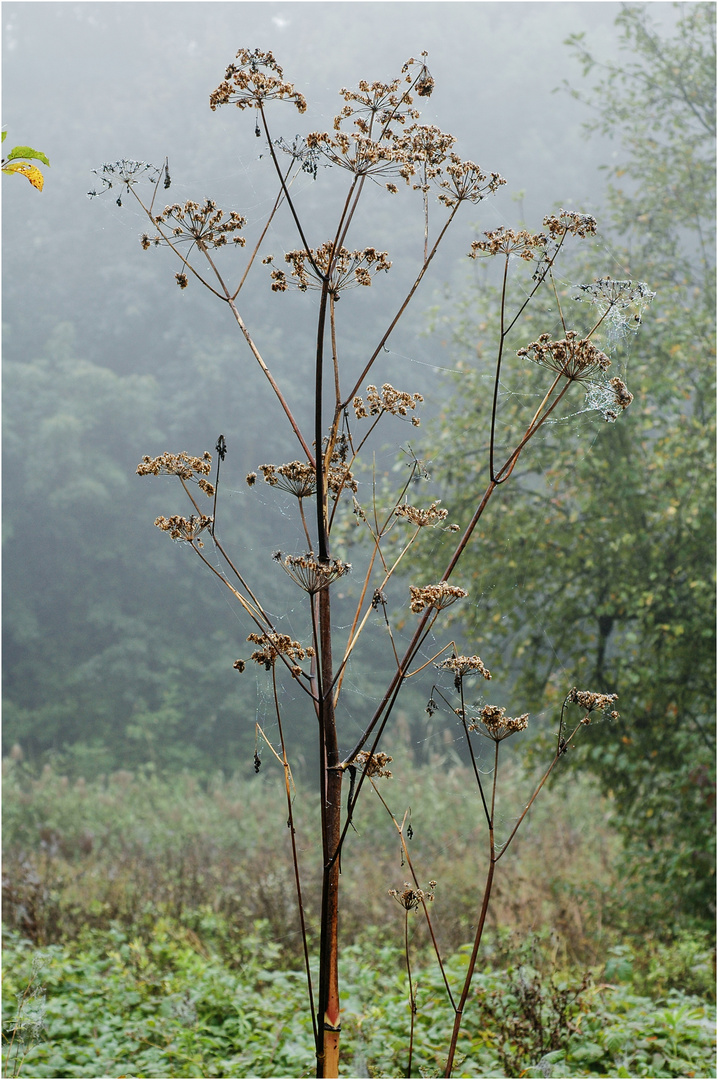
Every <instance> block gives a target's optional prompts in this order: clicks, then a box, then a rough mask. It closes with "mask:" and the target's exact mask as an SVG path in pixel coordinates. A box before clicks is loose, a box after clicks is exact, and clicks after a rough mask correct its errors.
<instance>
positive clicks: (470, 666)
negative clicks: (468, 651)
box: [434, 656, 491, 682]
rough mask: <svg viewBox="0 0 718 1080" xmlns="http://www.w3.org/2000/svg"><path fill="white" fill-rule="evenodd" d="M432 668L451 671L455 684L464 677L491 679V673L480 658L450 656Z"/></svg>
mask: <svg viewBox="0 0 718 1080" xmlns="http://www.w3.org/2000/svg"><path fill="white" fill-rule="evenodd" d="M434 666H435V667H436V669H437V670H438V671H453V673H454V675H455V676H456V681H457V682H458V681H459V680H460V679H463V678H464V676H466V675H482V676H483V678H484V679H490V678H491V672H490V671H489V669H488V668H487V667H486V665H485V664H484V662H483V660H482V659H481V657H480V656H450V657H449V658H448V659H447V660H442V661H441V663H440V664H435V665H434Z"/></svg>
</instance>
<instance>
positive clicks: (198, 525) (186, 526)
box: [155, 514, 214, 547]
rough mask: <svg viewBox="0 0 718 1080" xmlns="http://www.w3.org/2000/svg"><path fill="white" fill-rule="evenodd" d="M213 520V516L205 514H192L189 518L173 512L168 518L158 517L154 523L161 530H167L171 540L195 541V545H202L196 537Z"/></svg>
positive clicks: (192, 542)
mask: <svg viewBox="0 0 718 1080" xmlns="http://www.w3.org/2000/svg"><path fill="white" fill-rule="evenodd" d="M213 521H214V518H213V517H207V516H206V515H205V514H192V516H191V517H189V518H184V517H180V515H179V514H174V515H173V516H172V517H170V518H166V517H158V518H157V519H156V521H155V525H156V526H157V528H158V529H162V531H163V532H168V533H169V534H170V536H171V537H172V539H173V540H186V541H187V542H188V543H190V544H194V543H196V544H197V547H202V546H203V544H202V541H201V540H199V539H198V537H199V535H200V533H202V532H204V530H205V529H208V528H209V527H210V525H211V524H212V523H213Z"/></svg>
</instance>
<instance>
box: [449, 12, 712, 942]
mask: <svg viewBox="0 0 718 1080" xmlns="http://www.w3.org/2000/svg"><path fill="white" fill-rule="evenodd" d="M617 24H618V27H619V29H620V32H621V43H622V46H623V49H624V54H623V57H619V59H617V60H615V61H613V62H611V63H609V64H608V65H601V64H600V63H598V62H597V61H596V60H595V58H594V57H593V56H592V55H591V52H590V49H589V47H588V46H587V45H586V43H585V42H584V41H583V40H582V39H580V38H574V39H572V41H571V43H570V44H572V46H573V48H574V49H575V50H576V52H577V54H578V55H579V56H580V58H581V59H582V61H583V63H584V69H585V74H586V75H587V76H590V77H595V76H598V79H597V81H595V82H594V86H593V88H592V89H591V90H589V91H583V90H582V91H581V95H582V96H583V97H584V98H585V100H586V101H587V103H588V104H589V106H590V107H591V110H592V120H591V121H590V123H589V124H588V129H589V133H590V132H591V131H594V130H596V129H598V130H601V131H602V132H604V133H607V134H609V135H611V136H612V137H613V138H614V139H615V140H616V142H617V144H618V147H619V148H618V150H617V158H618V160H619V162H620V164H617V165H615V166H613V167H612V168H611V169H610V171H609V177H610V182H609V186H608V196H607V207H606V210H605V212H604V219H603V221H602V226H603V230H602V233H601V236H600V242H601V244H602V245H603V249H604V251H608V252H609V253H610V254H611V256H612V258H613V260H614V263H615V267H616V269H614V271H613V275H614V276H615V277H620V278H626V279H629V278H630V279H632V280H634V281H636V280H640V281H645V282H647V283H648V286H649V288H650V290H652V291H655V293H656V297H655V299H654V301H653V303H652V304H651V306H650V309H649V311H648V312H647V313H646V316H645V319H644V321H643V325H642V326H641V330H640V333H639V334H637V335H635V334H634V333H633V332H632V331H633V326H632V324H631V322H624V324H623V325H622V324H621V323H620V322H616V324H615V326H614V327H613V328H612V331H611V332H612V335H613V340H612V341H610V342H609V345H610V347H611V353H612V357H613V361H614V370H618V371H619V372H620V371H622V370H626V369H628V372H629V375H630V385H631V389H632V390H633V392H634V395H635V401H634V403H633V405H632V406H631V409H630V410H629V411H628V413H627V415H626V416H625V417H624V418H623V419H622V421H621V423H620V424H617V425H615V427H614V425H612V424H610V425H609V424H602V423H601V421H594V422H591V421H590V420H589V419H587V417H586V416H585V415H577V416H574V417H573V418H569V419H568V420H567V422H565V423H563V424H557V425H555V426H554V428H553V429H552V430H551V431H550V433H549V434H548V435H547V436H546V438H545V440H544V443H543V445H542V446H540V447H536V446H535V447H533V456H532V457H531V460H530V461H528V462H527V463H526V464H525V466H524V469H525V471H524V474H523V475H522V476H521V477H520V478H519V479H518V480H517V481H516V482H515V483H514V484H513V486H512V487H509V486H507V489H506V490H505V491H504V492H503V497H502V498H501V499H500V500H499V501H498V503H497V505H496V506H495V507H494V511H495V512H494V513H493V515H490V516H488V517H487V518H486V519H485V523H484V522H482V526H483V527H482V528H481V530H480V537H479V541H478V543H477V544H476V546H475V549H474V551H475V554H474V555H473V556H472V557H470V558H471V566H470V574H469V575H468V577H469V580H470V582H471V591H472V594H474V595H478V594H479V593H482V601H481V603H480V604H478V605H477V606H476V607H475V608H474V609H473V610H472V612H471V614H470V615H469V617H468V619H467V620H466V621H465V626H466V628H467V630H468V632H469V633H470V635H471V639H472V640H474V641H476V642H477V647H478V648H480V650H481V651H482V655H484V656H485V657H486V658H487V660H488V661H489V662H491V658H492V657H493V656H503V657H504V658H505V664H506V668H507V671H506V674H510V675H511V677H512V678H513V680H514V697H515V699H516V702H515V705H516V708H520V709H525V708H535V709H538V708H542V707H546V706H547V705H548V706H549V707H550V706H551V705H552V704H555V703H557V702H559V701H560V699H561V698H562V696H563V694H564V692H565V691H564V689H563V688H564V686H565V685H566V684H567V683H568V684H569V685H570V684H571V683H575V684H578V685H579V686H580V685H585V684H590V685H592V686H596V687H597V688H599V689H601V690H603V691H606V692H617V693H618V695H619V708H620V711H621V717H622V719H621V727H620V729H618V728H616V729H613V730H612V731H610V733H607V732H606V730H605V729H598V730H590V731H588V732H587V733H586V735H587V738H586V740H585V743H584V744H583V745H582V746H581V747H580V748H578V749H577V751H576V754H575V757H576V759H578V758H579V757H580V760H581V761H582V763H584V764H586V765H588V766H589V767H590V768H591V769H592V770H594V771H595V772H596V774H597V775H598V776H599V777H600V778H601V781H602V783H603V785H604V790H606V791H610V792H611V793H612V794H613V796H614V797H615V807H616V818H615V820H616V823H617V824H618V826H619V827H620V828H621V830H622V832H623V834H624V836H625V839H626V845H627V859H626V873H627V877H629V878H633V880H634V884H635V886H636V889H637V891H638V893H639V894H640V895H641V900H640V905H641V909H642V910H643V912H644V915H645V920H646V925H650V924H651V923H652V922H655V920H656V919H660V920H662V921H663V923H664V925H665V926H666V929H667V931H668V932H670V927H671V926H673V925H678V924H680V923H681V922H685V921H686V920H689V921H690V920H691V919H693V920H696V921H697V922H698V923H702V924H704V925H706V926H710V925H711V924H712V920H713V912H714V911H715V903H714V901H715V845H714V813H715V780H714V769H713V758H714V746H715V739H714V716H715V707H714V703H715V696H714V676H715V666H714V665H715V631H714V611H715V608H714V566H715V555H714V552H715V496H714V485H715V469H714V445H715V391H714V357H715V334H714V305H715V287H714V266H713V263H712V253H711V251H710V246H709V245H708V238H709V237H710V236H711V235H712V230H713V223H714V172H713V168H714V166H713V161H714V135H715V109H714V106H715V74H714V72H715V63H714V62H715V10H714V8H713V7H712V6H710V5H702V4H696V5H686V6H685V7H684V8H682V9H681V12H680V17H679V19H678V23H677V26H676V28H675V31H674V34H673V36H672V37H669V38H666V37H661V36H660V35H659V34H658V33H657V31H656V30H655V28H654V27H653V25H652V22H651V15H650V9H646V8H644V7H643V6H642V5H628V6H626V7H625V8H624V10H623V11H622V13H621V14H620V16H619V17H618V19H617ZM590 279H591V271H590V268H589V267H588V266H587V265H584V264H581V263H580V262H578V261H577V262H575V263H574V264H573V266H571V267H570V268H567V272H566V274H565V275H564V281H563V287H562V291H561V300H562V303H563V304H564V305H565V310H566V311H567V312H569V314H571V313H572V309H573V310H575V309H576V307H577V306H580V307H581V308H583V307H584V306H585V301H586V299H587V298H588V296H589V295H590V289H586V288H583V289H582V288H579V287H578V286H579V283H582V282H590ZM594 288H595V286H594ZM520 289H521V286H520V285H519V287H518V291H517V295H518V296H520V295H521V292H520ZM497 293H498V290H497V287H496V286H495V285H494V284H492V280H491V278H490V277H487V276H486V275H485V274H482V273H481V272H477V274H476V277H475V279H474V281H473V282H472V284H471V286H470V287H469V288H468V289H467V291H466V294H465V296H464V297H463V299H462V301H461V303H460V304H459V305H458V306H452V307H451V309H450V311H449V313H448V314H444V313H442V314H437V321H436V323H435V327H436V328H437V329H441V330H442V332H443V333H445V334H446V335H447V336H448V335H451V338H452V339H453V348H454V350H455V352H454V355H455V357H456V363H455V366H457V367H460V368H461V374H460V376H458V379H457V385H458V395H457V396H456V397H455V399H454V401H453V403H452V407H451V410H450V411H449V410H447V420H446V422H445V424H444V427H443V430H442V431H441V433H440V435H439V438H438V440H437V444H436V459H437V461H440V465H439V466H438V468H437V469H436V472H435V475H436V474H437V473H441V476H442V477H443V481H444V484H445V503H446V505H448V506H450V507H451V512H452V515H461V513H462V510H464V508H463V501H462V489H463V487H464V481H465V479H466V476H467V474H471V473H473V472H475V471H477V470H481V469H482V468H483V464H482V463H483V460H484V456H483V448H482V447H481V446H480V445H479V444H478V442H477V437H476V434H475V433H476V432H478V431H482V430H483V427H484V425H483V423H482V420H483V418H484V417H485V416H486V414H487V412H488V409H489V407H490V403H489V402H488V401H487V400H486V390H485V388H484V387H485V385H486V377H487V372H490V371H491V370H492V364H493V355H494V348H495V342H494V340H493V339H492V334H491V327H492V326H493V325H495V319H494V320H492V313H493V312H495V310H496V306H497ZM639 318H640V314H639ZM637 321H638V320H636V323H637ZM447 324H448V325H447ZM534 325H535V329H536V334H538V333H539V332H541V331H542V330H544V329H546V327H545V326H544V325H543V312H541V311H540V310H538V309H536V310H535V312H534ZM525 344H526V342H525V341H523V340H521V341H520V340H516V342H515V345H514V348H518V347H519V346H525ZM471 353H473V357H474V358H473V360H469V359H468V358H467V357H468V356H470V355H471ZM462 354H463V357H464V358H463V359H462ZM529 367H530V365H528V366H527V365H524V367H523V369H522V368H519V369H517V370H516V371H515V373H514V375H513V377H512V379H510V380H505V382H504V386H503V390H504V392H505V395H504V399H503V402H502V405H501V412H500V424H501V425H502V427H504V428H508V429H511V427H512V425H513V423H514V422H515V420H514V417H515V415H516V414H517V412H518V410H519V408H520V406H521V405H522V403H523V401H524V399H525V398H526V397H527V396H528V395H530V394H531V392H532V387H531V381H530V380H531V373H530V371H529V370H528V368H529ZM457 406H458V410H459V415H458V416H457V410H456V407H457ZM449 416H450V417H451V419H450V420H449V419H448V417H449ZM464 512H465V513H466V512H469V511H467V510H464ZM457 519H458V520H461V517H460V516H459V517H458V518H457ZM497 561H499V562H501V563H502V565H503V566H504V568H505V570H506V571H507V572H506V573H505V574H503V575H501V576H497V575H495V574H494V573H493V570H492V569H491V568H492V567H494V566H495V565H496V564H497ZM465 614H466V612H465V611H464V612H462V613H461V615H462V616H464V615H465ZM491 666H492V667H493V668H495V669H496V668H497V667H498V665H496V664H495V663H491Z"/></svg>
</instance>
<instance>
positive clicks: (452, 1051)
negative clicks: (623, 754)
mask: <svg viewBox="0 0 718 1080" xmlns="http://www.w3.org/2000/svg"><path fill="white" fill-rule="evenodd" d="M495 746H496V749H495V753H494V783H493V790H492V793H491V817H490V820H489V870H488V873H487V875H486V884H485V885H484V896H483V899H482V901H481V911H480V912H479V921H478V924H477V927H476V934H475V935H474V946H473V948H472V950H471V956H470V957H469V966H468V968H467V970H466V977H465V978H464V986H463V989H462V991H461V997H460V998H459V1004H458V1005H457V1006H456V1015H455V1017H454V1029H453V1031H452V1033H451V1042H450V1044H449V1054H448V1057H447V1060H446V1070H445V1072H444V1076H445V1077H447V1076H449V1077H450V1076H451V1073H452V1071H453V1068H454V1057H455V1055H456V1045H457V1043H458V1041H459V1031H460V1030H461V1021H462V1020H463V1016H464V1007H465V1005H466V1001H467V998H468V996H469V992H470V990H471V983H472V981H473V978H474V970H475V968H476V959H477V957H478V955H479V946H480V945H481V938H482V936H483V933H484V926H485V924H486V915H487V913H488V910H489V901H490V899H491V888H492V885H493V882H494V870H495V868H496V847H495V844H494V811H495V807H496V780H497V776H498V767H499V743H498V741H497V742H496V744H495Z"/></svg>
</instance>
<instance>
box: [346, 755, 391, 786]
mask: <svg viewBox="0 0 718 1080" xmlns="http://www.w3.org/2000/svg"><path fill="white" fill-rule="evenodd" d="M393 760H394V759H393V758H391V757H389V755H388V754H382V753H381V752H376V753H374V754H370V753H369V752H368V751H367V750H360V751H359V753H358V754H357V756H356V757H355V758H354V760H353V761H352V765H356V767H357V768H358V769H361V770H362V771H363V773H364V774H365V776H384V777H386V778H387V779H391V776H392V773H391V772H390V771H389V769H387V765H390V764H391V762H392V761H393Z"/></svg>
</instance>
